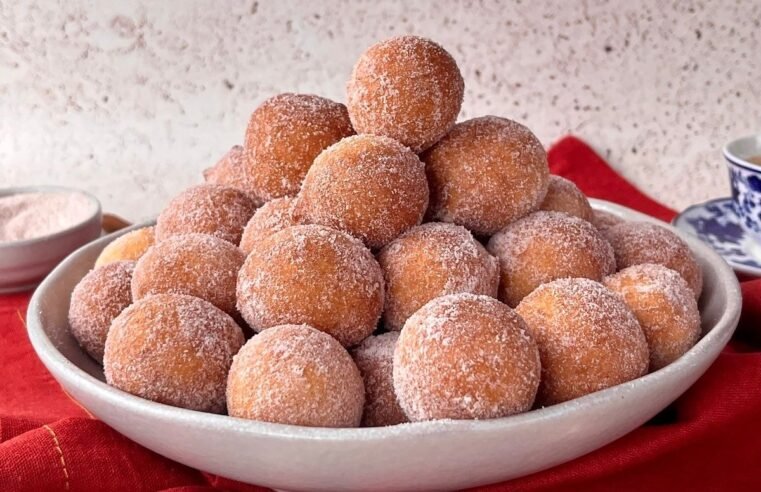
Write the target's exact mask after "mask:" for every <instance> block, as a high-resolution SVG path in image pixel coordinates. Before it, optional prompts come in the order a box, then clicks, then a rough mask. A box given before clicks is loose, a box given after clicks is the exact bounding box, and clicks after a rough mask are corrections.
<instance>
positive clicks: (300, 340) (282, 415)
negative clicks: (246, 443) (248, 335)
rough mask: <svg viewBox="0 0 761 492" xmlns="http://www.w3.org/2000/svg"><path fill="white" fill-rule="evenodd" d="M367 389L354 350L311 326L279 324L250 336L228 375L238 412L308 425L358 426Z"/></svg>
mask: <svg viewBox="0 0 761 492" xmlns="http://www.w3.org/2000/svg"><path fill="white" fill-rule="evenodd" d="M364 401H365V389H364V386H363V383H362V376H361V375H360V373H359V370H358V369H357V366H356V365H355V364H354V362H353V361H352V358H351V356H350V355H349V353H348V352H347V351H346V349H344V348H343V347H342V346H341V344H340V343H338V342H337V341H336V340H335V339H334V338H333V337H331V336H330V335H328V334H326V333H323V332H321V331H319V330H316V329H314V328H312V327H310V326H306V325H284V326H276V327H273V328H271V329H269V330H266V331H264V332H262V333H261V334H259V335H257V336H255V337H254V338H252V339H251V340H249V341H248V342H247V343H246V345H245V346H244V347H243V348H242V349H241V351H240V352H239V353H238V355H236V356H235V359H234V361H233V364H232V367H231V368H230V375H229V377H228V380H227V410H228V412H229V414H230V415H232V416H233V417H241V418H246V419H251V420H260V421H263V422H274V423H279V424H291V425H303V426H307V427H357V426H359V423H360V419H361V418H362V407H363V405H364Z"/></svg>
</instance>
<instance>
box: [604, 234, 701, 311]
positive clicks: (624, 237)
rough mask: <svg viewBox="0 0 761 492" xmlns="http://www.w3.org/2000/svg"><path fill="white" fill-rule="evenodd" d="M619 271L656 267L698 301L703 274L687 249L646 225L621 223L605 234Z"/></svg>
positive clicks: (673, 237) (675, 237)
mask: <svg viewBox="0 0 761 492" xmlns="http://www.w3.org/2000/svg"><path fill="white" fill-rule="evenodd" d="M605 235H606V237H607V238H608V241H610V244H611V246H613V251H614V253H615V255H616V264H617V266H618V269H619V270H623V269H624V268H627V267H630V266H632V265H639V264H641V263H657V264H659V265H663V266H665V267H668V268H671V269H672V270H675V271H676V272H678V273H679V274H680V275H681V276H682V277H683V278H684V279H685V280H686V281H687V284H688V285H689V286H690V289H692V292H693V293H694V294H695V298H696V299H698V298H700V293H701V292H702V290H703V270H702V269H701V267H700V264H699V263H698V261H697V259H695V256H694V255H693V254H692V251H691V250H690V247H689V246H687V243H686V242H684V240H683V239H682V238H680V237H679V236H678V235H677V234H676V233H674V232H672V231H670V230H669V229H667V228H665V227H662V226H659V225H656V224H652V223H650V222H625V223H622V224H618V225H616V226H614V227H612V228H610V229H608V230H607V231H606V233H605Z"/></svg>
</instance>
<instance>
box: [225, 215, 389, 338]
mask: <svg viewBox="0 0 761 492" xmlns="http://www.w3.org/2000/svg"><path fill="white" fill-rule="evenodd" d="M237 294H238V309H239V310H240V313H241V314H242V315H243V318H244V319H245V320H246V322H247V323H248V324H249V326H251V328H253V329H254V330H255V331H257V332H260V331H262V330H266V329H269V328H271V327H273V326H279V325H284V324H308V325H310V326H313V327H315V328H317V329H318V330H322V331H324V332H326V333H328V334H330V335H332V336H333V337H335V338H336V339H337V340H338V341H339V342H341V343H342V344H343V345H344V346H346V347H351V346H354V345H356V344H358V343H359V342H361V341H362V340H364V339H365V338H367V337H368V336H369V335H370V334H371V333H372V332H373V330H374V329H375V327H376V325H377V324H378V319H379V318H380V315H381V312H382V310H383V297H384V288H383V273H382V272H381V269H380V266H379V265H378V262H377V261H376V260H375V258H374V257H373V255H372V253H371V252H370V250H368V249H367V248H366V247H365V246H364V245H363V244H362V242H361V241H359V240H358V239H356V238H353V237H351V236H349V235H348V234H346V233H343V232H340V231H337V230H335V229H331V228H329V227H324V226H319V225H303V226H295V227H289V228H288V229H284V230H282V231H280V232H278V233H275V234H273V235H272V236H269V237H267V238H265V239H263V240H261V241H259V242H257V243H256V244H255V245H254V247H253V249H252V250H251V253H250V254H249V255H248V257H247V258H246V262H245V263H244V264H243V267H242V268H241V270H240V273H239V275H238V285H237Z"/></svg>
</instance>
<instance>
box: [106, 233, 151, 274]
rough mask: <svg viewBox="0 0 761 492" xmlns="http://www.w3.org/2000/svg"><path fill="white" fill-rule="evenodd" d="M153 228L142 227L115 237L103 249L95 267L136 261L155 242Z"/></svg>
mask: <svg viewBox="0 0 761 492" xmlns="http://www.w3.org/2000/svg"><path fill="white" fill-rule="evenodd" d="M154 229H155V228H154V227H142V228H140V229H135V230H134V231H130V232H128V233H127V234H124V235H122V236H119V237H117V238H116V239H114V240H113V241H111V242H110V243H108V244H107V245H106V247H105V248H103V251H101V252H100V254H99V255H98V259H97V260H95V267H96V268H97V267H99V266H103V265H106V264H108V263H112V262H114V261H137V260H139V259H140V257H141V256H143V254H144V253H145V252H146V251H147V250H148V248H150V247H151V246H153V243H154V242H155V237H154V234H153V233H154Z"/></svg>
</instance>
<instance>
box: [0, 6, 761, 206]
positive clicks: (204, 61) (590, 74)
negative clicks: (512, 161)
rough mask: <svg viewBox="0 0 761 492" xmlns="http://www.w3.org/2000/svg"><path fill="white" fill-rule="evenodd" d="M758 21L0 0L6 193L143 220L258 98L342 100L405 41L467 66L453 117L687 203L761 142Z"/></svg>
mask: <svg viewBox="0 0 761 492" xmlns="http://www.w3.org/2000/svg"><path fill="white" fill-rule="evenodd" d="M434 5H435V7H434ZM759 19H761V1H759V0H748V1H719V0H715V1H702V2H681V1H668V2H666V1H664V0H645V1H636V0H617V1H593V0H588V1H582V2H575V1H573V2H571V1H563V0H553V1H544V2H531V1H528V0H525V1H523V2H519V1H515V2H496V1H483V2H456V1H439V2H427V1H420V2H410V1H389V2H376V1H348V0H327V1H322V2H309V3H307V2H295V1H287V0H277V1H259V2H256V1H251V0H247V1H236V2H233V1H229V2H219V1H213V0H187V1H183V2H180V1H167V2H149V1H148V0H125V1H121V2H103V1H101V2H95V1H92V2H82V1H77V2H61V4H60V5H59V4H58V2H53V1H43V0H26V1H21V2H18V1H12V0H0V186H10V185H21V184H32V183H60V184H67V185H74V186H81V187H84V188H86V189H88V190H90V191H92V192H94V193H96V194H97V195H98V196H99V197H100V198H101V199H102V200H103V202H104V205H105V207H106V209H108V210H112V211H116V212H118V213H121V214H123V215H125V216H126V217H129V218H131V219H141V218H145V217H149V216H151V215H154V214H156V213H157V212H158V211H159V210H160V208H161V206H162V205H163V204H164V203H165V202H166V201H167V200H168V199H169V198H170V197H171V196H172V195H173V194H175V193H177V192H178V191H179V190H181V189H182V188H183V187H185V186H187V185H189V184H191V183H193V182H195V181H198V180H199V179H200V178H199V176H200V171H201V170H202V169H203V168H204V167H206V166H208V165H210V164H212V163H213V162H214V161H215V160H216V158H217V157H218V156H220V155H221V154H222V153H224V152H225V151H226V150H227V148H228V147H229V146H231V145H232V144H235V143H239V142H240V141H241V139H242V135H243V131H244V128H245V124H246V121H247V118H248V115H249V114H250V112H251V111H252V110H253V108H254V107H255V106H256V105H257V103H258V102H260V101H261V100H263V99H264V98H266V97H268V96H270V95H272V94H275V93H277V92H282V91H301V92H314V93H318V94H323V95H326V96H329V97H332V98H336V99H343V88H344V82H345V79H346V77H347V75H348V74H349V72H350V70H351V66H352V64H353V62H354V59H355V58H356V57H357V55H358V54H359V53H360V52H361V51H362V50H363V49H364V48H365V47H367V46H368V45H369V44H371V43H372V42H374V41H375V40H378V39H381V38H385V37H387V36H390V35H393V34H398V33H416V34H421V35H425V36H429V37H432V38H434V39H435V40H437V41H438V42H440V43H441V44H443V45H444V46H445V47H446V48H447V49H448V50H450V52H451V53H452V54H453V55H454V56H455V58H456V59H457V61H458V62H459V64H460V67H461V69H462V71H463V74H464V76H465V83H466V95H465V104H464V107H463V111H462V115H461V117H462V118H466V117H471V116H476V115H481V114H486V113H493V114H498V115H505V116H508V117H511V118H514V119H517V120H519V121H522V122H524V123H526V124H527V125H529V126H530V127H531V128H532V129H534V131H535V132H536V133H537V134H538V136H539V138H540V139H541V140H542V141H543V142H544V143H545V144H546V145H549V144H551V143H552V142H553V141H554V140H556V139H557V138H559V137H560V136H562V135H563V134H565V133H568V132H571V133H575V134H577V135H579V136H581V137H583V138H585V139H586V140H587V141H588V142H590V143H591V144H592V145H593V146H594V147H596V148H597V149H598V150H599V151H600V152H601V153H602V154H603V155H604V156H606V157H607V158H609V160H610V161H611V163H612V164H613V165H614V166H615V167H616V168H617V169H619V170H620V171H621V172H622V173H623V174H624V175H625V176H627V177H628V178H630V179H631V180H633V181H634V182H635V183H636V184H638V185H640V186H641V187H642V188H644V189H645V190H647V191H648V192H649V193H650V194H652V195H653V196H655V197H657V198H659V199H661V200H662V201H664V202H666V203H668V204H670V205H672V206H675V207H677V208H681V207H684V206H686V205H688V204H690V203H692V202H696V201H700V200H704V199H707V198H711V197H716V196H722V195H726V194H727V193H726V191H727V184H726V176H725V172H724V168H723V163H722V160H721V157H720V153H719V149H720V147H721V145H722V144H723V143H725V141H727V140H728V139H731V138H734V137H736V136H740V135H744V134H748V133H752V132H758V131H761V26H760V24H759V22H760V20H759Z"/></svg>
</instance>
